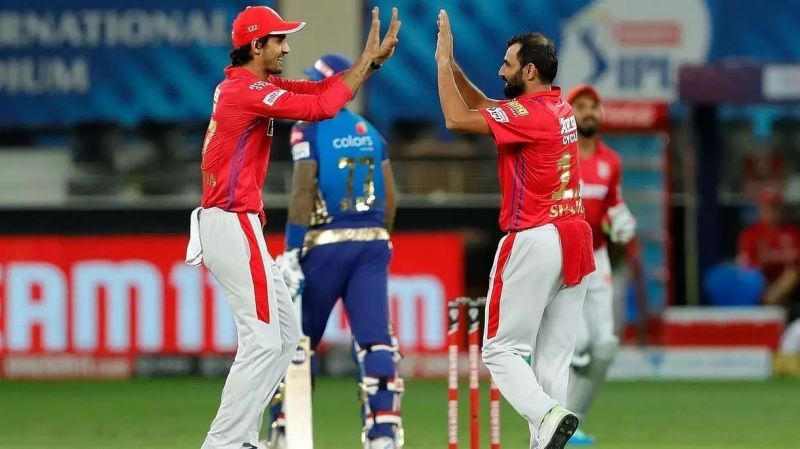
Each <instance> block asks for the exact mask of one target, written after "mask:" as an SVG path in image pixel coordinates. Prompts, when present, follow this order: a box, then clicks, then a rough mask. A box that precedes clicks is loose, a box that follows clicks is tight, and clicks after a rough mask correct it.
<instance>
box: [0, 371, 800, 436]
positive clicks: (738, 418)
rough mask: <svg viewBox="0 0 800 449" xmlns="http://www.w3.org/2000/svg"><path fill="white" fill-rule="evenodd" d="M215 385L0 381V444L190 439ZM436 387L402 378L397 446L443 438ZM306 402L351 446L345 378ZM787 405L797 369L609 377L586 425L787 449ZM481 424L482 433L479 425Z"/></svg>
mask: <svg viewBox="0 0 800 449" xmlns="http://www.w3.org/2000/svg"><path fill="white" fill-rule="evenodd" d="M221 387H222V380H199V379H177V380H137V381H128V382H91V383H90V382H0V448H2V449H21V448H26V449H27V448H30V449H34V448H36V449H38V448H65V449H78V448H81V449H92V448H121V449H133V448H136V449H167V448H199V447H200V443H201V442H202V439H203V436H204V433H205V431H206V430H207V428H208V424H209V422H210V421H211V418H212V417H213V414H214V412H215V411H216V406H217V403H218V400H219V393H220V391H221ZM465 393H466V391H464V392H463V394H462V397H466V394H465ZM445 397H446V389H445V383H444V381H413V382H411V381H409V382H408V383H407V394H406V395H405V397H404V399H403V414H404V420H405V427H406V436H407V445H406V447H407V448H408V449H423V448H445V446H446V402H445ZM482 399H483V400H484V405H486V399H487V396H486V395H485V394H484V396H483V397H482ZM314 404H315V406H314V419H315V439H316V445H315V448H316V449H345V448H347V449H355V448H358V447H359V431H358V425H359V422H358V415H357V411H356V408H357V403H356V394H355V389H354V387H353V385H352V383H351V382H349V381H347V380H339V379H323V380H321V381H320V383H319V386H318V389H317V392H316V394H315V402H314ZM466 411H467V410H466V406H463V407H462V408H461V412H462V417H463V418H464V419H463V420H462V427H461V429H462V433H461V442H462V447H465V448H466V447H467V446H466V444H465V443H466V442H467V437H466V431H467V426H466ZM798 416H800V382H796V381H788V380H787V381H771V382H700V383H689V382H662V383H640V382H631V383H611V384H609V385H607V386H606V388H605V389H604V390H603V391H602V393H601V395H600V397H599V399H598V402H597V406H596V408H595V410H594V412H593V413H592V416H591V417H590V421H589V422H588V425H587V430H589V431H590V432H592V433H594V434H596V436H597V437H598V440H599V444H598V445H597V446H596V447H597V448H599V449H635V448H648V449H722V448H725V449H745V448H747V449H751V448H752V449H762V448H775V449H790V448H792V449H796V448H800V424H798ZM484 422H486V413H484ZM502 428H503V431H502V445H503V448H504V449H523V448H527V447H528V443H527V438H528V436H527V426H526V425H525V423H524V422H523V421H522V420H521V419H520V418H519V417H518V416H517V415H516V414H515V413H514V411H513V410H512V409H511V408H510V407H508V406H507V405H504V408H503V410H502ZM481 430H482V433H483V436H484V438H486V437H488V435H487V433H488V427H486V426H484V427H483V428H482V429H481ZM483 447H485V448H487V449H488V445H487V444H486V441H484V445H483Z"/></svg>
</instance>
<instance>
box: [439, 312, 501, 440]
mask: <svg viewBox="0 0 800 449" xmlns="http://www.w3.org/2000/svg"><path fill="white" fill-rule="evenodd" d="M485 305H486V298H483V297H482V298H457V299H455V300H453V301H451V302H450V303H449V304H448V318H449V325H448V328H447V345H448V348H447V350H448V354H447V361H448V370H447V387H448V402H447V414H448V432H447V435H448V449H458V378H459V373H458V360H459V354H460V352H461V351H460V349H461V346H462V342H463V340H464V332H463V331H464V327H462V321H463V320H462V318H461V311H462V310H466V311H467V317H466V324H467V326H466V331H467V332H466V337H467V348H468V350H467V352H468V357H469V358H468V366H469V437H470V438H469V439H470V441H469V447H470V449H480V347H481V337H482V335H483V334H482V332H481V311H482V310H483V308H484V306H485ZM489 438H490V441H491V444H490V449H500V391H499V390H498V389H497V387H496V386H495V384H494V381H492V379H491V376H490V377H489Z"/></svg>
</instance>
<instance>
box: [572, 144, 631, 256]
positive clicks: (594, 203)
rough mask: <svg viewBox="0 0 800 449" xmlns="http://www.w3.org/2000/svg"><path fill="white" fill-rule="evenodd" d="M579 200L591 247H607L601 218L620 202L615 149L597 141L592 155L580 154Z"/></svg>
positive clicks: (617, 161) (618, 169)
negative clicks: (583, 212)
mask: <svg viewBox="0 0 800 449" xmlns="http://www.w3.org/2000/svg"><path fill="white" fill-rule="evenodd" d="M581 199H582V200H583V207H584V208H585V210H586V221H588V222H589V225H590V226H591V227H592V235H593V236H594V248H595V249H597V248H602V247H604V246H606V238H605V235H604V233H603V220H604V219H605V217H606V215H607V214H608V209H609V208H611V207H614V206H616V205H617V204H619V203H621V202H622V163H621V161H620V158H619V155H618V154H617V152H616V151H614V150H612V149H611V148H610V147H608V146H607V145H605V144H604V143H603V142H601V141H599V140H598V142H597V148H596V150H595V152H594V154H592V155H591V156H589V157H581Z"/></svg>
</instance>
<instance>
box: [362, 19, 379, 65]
mask: <svg viewBox="0 0 800 449" xmlns="http://www.w3.org/2000/svg"><path fill="white" fill-rule="evenodd" d="M380 32H381V19H380V9H379V8H378V7H377V6H376V7H374V8H372V24H370V27H369V34H368V35H367V42H366V44H365V45H364V52H363V53H362V54H361V56H362V57H363V58H364V60H366V61H372V60H374V59H375V58H377V57H378V53H379V52H380V47H381V44H380Z"/></svg>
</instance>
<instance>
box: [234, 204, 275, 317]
mask: <svg viewBox="0 0 800 449" xmlns="http://www.w3.org/2000/svg"><path fill="white" fill-rule="evenodd" d="M237 215H238V216H239V224H240V225H241V226H242V231H243V232H244V235H245V236H246V237H247V245H248V246H249V247H250V277H251V278H252V279H253V292H254V293H255V298H256V316H257V317H258V319H259V320H261V321H263V322H265V323H269V296H268V294H267V288H268V287H267V272H266V270H265V269H264V258H263V257H261V250H260V249H259V247H258V240H256V234H255V232H254V231H253V225H252V224H251V223H250V217H248V215H247V214H246V213H239V214H237Z"/></svg>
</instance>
